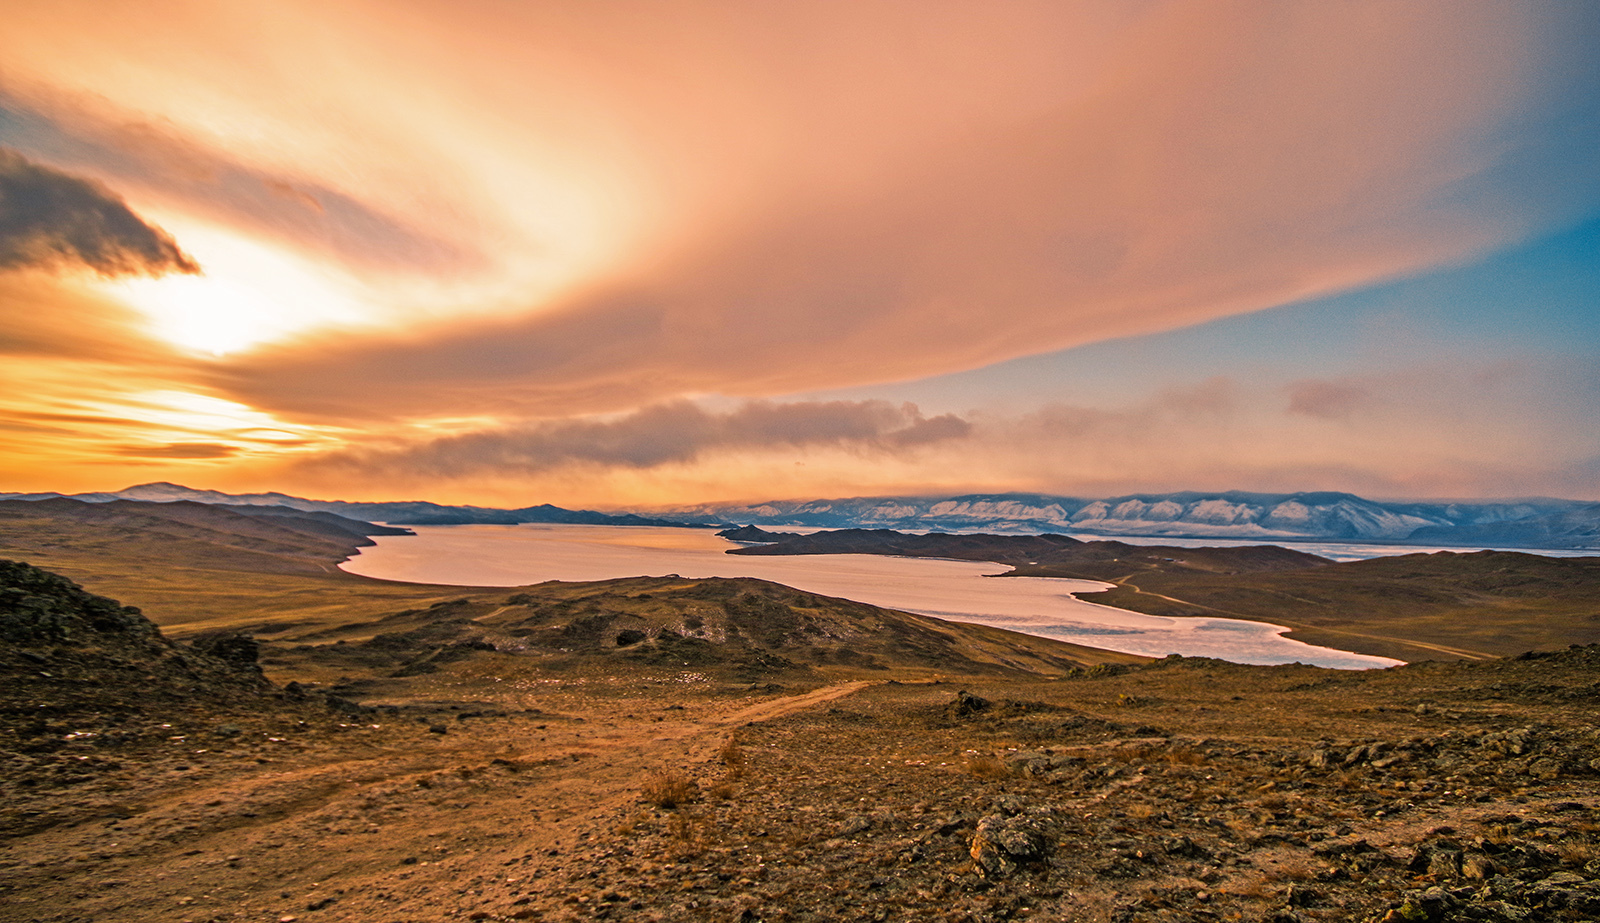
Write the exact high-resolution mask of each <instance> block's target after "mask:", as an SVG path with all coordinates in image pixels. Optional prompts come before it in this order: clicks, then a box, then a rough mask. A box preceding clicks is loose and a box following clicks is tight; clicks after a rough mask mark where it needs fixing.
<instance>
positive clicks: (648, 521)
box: [0, 481, 710, 528]
mask: <svg viewBox="0 0 1600 923" xmlns="http://www.w3.org/2000/svg"><path fill="white" fill-rule="evenodd" d="M63 496H64V495H62V494H53V493H44V494H0V500H6V499H14V500H48V499H56V498H61V497H63ZM70 499H74V500H81V501H83V502H86V503H107V502H112V501H116V500H136V501H140V502H145V503H178V502H188V503H206V504H213V505H220V506H232V507H256V508H269V509H270V508H283V509H288V510H297V511H300V512H314V513H332V514H335V515H338V516H341V517H347V516H348V517H354V518H356V519H360V520H377V521H379V522H385V523H391V524H394V525H401V526H456V525H468V524H474V523H478V524H488V525H517V524H519V523H530V522H541V523H570V524H577V525H590V526H677V527H684V528H710V526H708V525H706V524H704V523H694V522H683V521H681V520H677V519H652V518H650V517H647V516H638V515H635V514H633V513H618V514H611V513H598V512H595V511H594V510H569V509H565V508H563V507H559V506H552V505H551V504H548V503H541V504H538V505H536V506H527V507H523V508H521V509H514V510H504V509H494V508H490V507H481V506H449V505H445V504H440V503H430V502H428V501H426V500H400V501H391V502H375V503H373V502H355V501H347V500H308V499H306V498H305V497H294V496H290V495H289V494H284V493H277V492H272V493H258V494H229V493H223V492H222V491H220V490H195V489H194V488H192V487H184V486H183V485H181V484H170V483H167V482H165V481H161V482H157V483H154V484H138V485H135V486H133V487H128V488H125V489H123V490H119V491H115V492H111V493H88V494H74V495H72V496H71V497H70Z"/></svg>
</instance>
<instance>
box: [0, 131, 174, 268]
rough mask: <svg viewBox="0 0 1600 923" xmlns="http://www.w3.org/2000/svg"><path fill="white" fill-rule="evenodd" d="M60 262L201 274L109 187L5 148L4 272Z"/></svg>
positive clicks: (1, 191)
mask: <svg viewBox="0 0 1600 923" xmlns="http://www.w3.org/2000/svg"><path fill="white" fill-rule="evenodd" d="M59 267H87V268H89V269H92V270H94V271H95V272H98V273H100V274H101V275H105V276H123V275H147V276H159V275H163V274H165V273H169V272H182V273H198V272H199V271H200V267H199V266H197V265H195V263H194V261H193V260H191V259H190V258H189V257H188V256H186V255H184V253H183V251H182V250H179V249H178V245H177V244H176V243H175V242H173V240H172V238H171V237H170V236H168V235H167V233H166V232H164V231H162V230H161V229H160V228H157V227H153V226H151V225H149V224H146V223H145V222H144V221H143V220H142V219H141V218H140V217H139V216H138V215H136V214H134V213H133V211H132V210H131V209H129V208H128V206H127V204H126V203H124V202H123V201H122V200H121V199H120V198H118V197H117V196H116V195H115V194H113V193H112V192H111V191H110V190H108V189H106V188H105V187H103V186H101V185H99V184H97V183H94V182H91V181H89V180H85V179H81V178H79V177H76V176H72V175H70V174H67V173H62V172H61V171H59V170H53V169H50V168H49V167H44V166H40V165H39V164H36V163H33V162H31V161H29V160H28V159H26V158H24V157H23V156H22V155H20V154H18V153H16V152H15V151H10V150H6V149H5V148H0V269H22V268H46V269H52V268H59Z"/></svg>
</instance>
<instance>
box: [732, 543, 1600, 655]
mask: <svg viewBox="0 0 1600 923" xmlns="http://www.w3.org/2000/svg"><path fill="white" fill-rule="evenodd" d="M742 534H743V535H745V536H746V540H747V541H751V540H754V538H755V536H754V533H751V532H744V533H742ZM728 553H729V554H741V555H784V554H886V555H915V556H919V557H942V558H959V559H962V560H981V561H994V562H996V563H999V564H1007V565H1010V566H1011V567H1012V570H1011V572H1010V573H1008V574H1005V575H1004V576H1007V577H1066V578H1076V579H1081V580H1101V581H1105V582H1107V583H1112V584H1115V585H1116V586H1115V588H1113V589H1110V590H1107V591H1105V592H1097V593H1078V594H1075V595H1077V596H1079V597H1080V598H1082V599H1084V600H1086V601H1089V602H1095V603H1101V604H1104V605H1109V606H1115V607H1118V608H1121V609H1130V610H1133V611H1136V612H1145V613H1148V614H1151V615H1162V616H1178V617H1184V616H1213V617H1215V616H1222V617H1225V618H1233V619H1246V620H1251V621H1261V622H1270V623H1272V624H1276V625H1284V626H1287V627H1289V628H1291V629H1293V631H1291V632H1290V633H1289V637H1292V638H1295V639H1298V640H1301V641H1305V642H1307V643H1310V644H1319V645H1325V646H1329V647H1336V648H1340V649H1343V650H1350V651H1357V652H1359V653H1363V654H1374V655H1377V656H1381V657H1393V658H1396V659H1399V660H1423V659H1436V658H1451V659H1454V658H1460V657H1467V658H1485V657H1495V656H1507V655H1510V654H1514V653H1517V652H1519V651H1526V650H1550V649H1553V648H1559V647H1564V646H1566V645H1568V644H1588V643H1594V642H1596V641H1600V557H1597V558H1550V557H1543V556H1540V555H1533V554H1524V553H1521V552H1499V551H1483V552H1474V553H1470V554H1458V553H1453V552H1437V553H1433V554H1411V555H1395V556H1390V557H1381V558H1370V559H1367V560H1362V561H1346V562H1339V563H1335V562H1332V561H1329V560H1327V559H1326V558H1320V557H1317V556H1315V555H1309V554H1305V553H1303V552H1298V551H1292V550H1289V549H1286V548H1278V547H1276V546H1271V545H1265V546H1252V547H1237V548H1233V547H1230V548H1180V547H1163V546H1159V545H1129V544H1125V543H1123V542H1114V541H1093V542H1084V541H1079V540H1076V539H1072V538H1068V537H1066V536H1060V535H1036V536H1010V535H945V534H942V533H930V534H927V535H908V534H905V533H900V532H894V531H891V530H886V529H876V530H864V529H843V530H839V531H835V532H815V533H812V534H810V535H805V536H798V537H792V538H787V539H783V540H780V541H771V542H769V543H766V544H759V545H751V546H749V547H744V548H736V549H732V550H730V551H729V552H728Z"/></svg>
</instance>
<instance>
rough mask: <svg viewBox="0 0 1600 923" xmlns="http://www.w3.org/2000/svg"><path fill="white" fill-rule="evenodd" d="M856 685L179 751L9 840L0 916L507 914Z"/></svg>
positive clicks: (379, 725) (352, 729)
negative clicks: (680, 788)
mask: <svg viewBox="0 0 1600 923" xmlns="http://www.w3.org/2000/svg"><path fill="white" fill-rule="evenodd" d="M867 685H868V684H867V683H863V682H853V683H842V684H837V685H830V686H825V687H822V688H820V689H816V690H813V691H809V692H805V693H801V694H795V695H787V696H780V697H776V698H765V699H760V700H756V701H750V699H749V698H745V699H734V700H724V701H721V702H716V701H713V702H712V703H710V704H707V703H706V702H705V701H704V700H701V701H700V702H699V704H697V705H695V706H693V707H685V706H683V705H680V704H677V702H678V701H681V699H673V700H669V699H667V698H657V699H632V700H625V701H621V702H614V703H612V704H613V705H614V707H613V708H595V709H593V710H590V711H587V712H583V713H570V714H568V713H563V714H561V715H549V714H535V715H531V716H528V715H511V716H504V717H483V718H473V719H471V720H465V721H456V722H453V723H452V724H451V725H450V726H448V727H443V730H445V731H446V732H445V733H433V732H431V731H430V728H429V726H424V725H422V724H418V723H416V722H410V723H403V722H402V723H399V724H398V726H397V725H396V723H395V722H393V721H391V722H390V723H389V724H387V725H386V724H385V723H384V722H383V721H378V722H376V723H375V724H368V725H355V724H347V725H346V726H343V727H340V728H339V729H338V730H337V732H336V733H333V734H317V733H312V732H309V731H308V732H307V733H306V735H305V737H304V739H296V738H274V739H270V740H266V741H263V742H262V743H261V745H260V748H259V749H260V752H264V753H266V754H270V755H266V756H258V757H253V758H252V757H249V756H248V754H241V753H233V754H231V755H228V756H223V755H221V754H217V753H208V752H207V750H208V748H199V749H198V750H195V749H193V748H185V749H184V750H183V751H182V752H181V753H179V754H175V755H174V756H172V757H170V758H162V759H158V760H156V761H155V762H154V764H153V765H149V766H143V767H139V768H138V769H136V770H133V771H131V772H129V773H128V775H129V778H128V779H127V783H128V784H127V785H126V786H125V790H124V793H125V797H124V799H123V802H122V803H121V804H117V805H113V806H111V807H110V808H109V809H108V810H106V811H103V812H99V816H95V814H96V813H97V812H96V811H95V810H93V809H92V808H93V806H90V805H85V806H84V815H85V819H84V820H82V821H80V822H77V823H70V824H62V825H59V826H57V827H54V828H52V829H48V830H44V831H41V832H39V833H36V834H34V835H32V836H27V837H22V838H19V839H16V840H12V841H10V843H9V847H8V848H6V849H5V850H4V851H3V852H0V866H3V867H0V883H3V885H4V887H5V889H6V890H5V891H4V892H3V895H4V899H3V900H0V919H4V920H18V921H21V920H51V921H68V920H83V921H90V920H110V919H116V920H125V921H139V920H151V921H156V920H160V921H178V920H189V921H192V923H199V921H210V920H218V921H220V920H229V921H232V920H273V921H281V920H284V919H286V918H296V919H300V920H304V921H308V923H309V921H323V920H327V921H332V920H362V921H368V920H387V919H393V920H444V919H450V918H452V917H454V916H456V915H457V914H458V913H459V914H460V915H463V916H467V915H470V914H472V913H482V912H483V911H482V910H480V909H477V908H481V907H483V906H484V905H485V895H486V894H493V895H496V896H497V900H499V901H500V902H502V903H505V904H506V907H504V908H501V910H502V912H504V913H505V914H507V915H510V916H512V917H513V918H516V917H515V914H516V913H517V912H518V910H519V905H518V904H517V903H516V902H517V901H522V904H521V905H520V908H523V909H526V908H527V907H529V906H530V905H535V904H540V905H542V904H545V903H547V902H548V901H549V900H550V899H553V896H552V895H548V894H543V893H542V891H541V887H542V886H543V885H544V884H547V883H550V882H554V881H560V880H566V879H569V878H570V877H572V875H573V874H575V870H574V869H571V868H568V867H567V866H566V863H567V861H569V860H568V858H567V857H569V856H570V855H571V854H572V853H573V852H574V850H581V849H582V848H584V847H585V846H586V845H587V844H590V843H593V842H595V841H597V840H599V839H602V838H603V837H604V836H605V835H607V834H609V833H611V832H613V829H614V828H615V826H616V825H617V824H618V823H619V820H618V819H619V818H621V817H626V816H627V815H628V814H629V813H630V812H637V811H638V810H640V809H642V808H643V807H644V805H643V804H642V802H641V799H640V792H641V788H642V786H643V784H644V783H645V781H646V780H647V779H648V778H649V777H650V776H651V774H652V773H656V772H661V771H667V772H676V773H684V774H688V775H701V776H708V775H715V774H716V773H718V772H720V771H721V770H720V768H719V767H717V766H715V765H714V763H715V760H716V754H717V753H718V751H720V750H721V748H722V747H723V746H724V744H725V743H726V742H727V740H728V738H729V734H730V732H731V731H733V730H734V729H737V728H739V727H742V726H744V725H747V724H749V723H752V722H760V721H765V720H770V719H773V718H776V717H780V716H783V715H788V714H792V713H794V712H796V711H801V710H805V709H810V708H817V707H820V706H822V705H825V704H827V703H829V702H832V701H835V700H837V699H840V698H842V697H844V696H848V695H850V694H852V693H854V692H857V691H858V690H860V689H862V688H864V687H865V686H867ZM433 726H439V725H433ZM107 814H109V815H110V816H107ZM577 873H578V874H581V872H577ZM545 909H546V910H548V909H549V908H548V907H546V908H545ZM480 918H481V917H480ZM524 918H538V917H535V916H534V915H533V913H532V911H529V912H528V914H527V916H526V917H524Z"/></svg>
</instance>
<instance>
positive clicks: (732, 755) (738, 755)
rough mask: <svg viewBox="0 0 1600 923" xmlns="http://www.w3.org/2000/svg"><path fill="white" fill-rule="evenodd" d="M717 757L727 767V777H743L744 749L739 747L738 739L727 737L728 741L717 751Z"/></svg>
mask: <svg viewBox="0 0 1600 923" xmlns="http://www.w3.org/2000/svg"><path fill="white" fill-rule="evenodd" d="M717 759H719V760H721V761H722V765H724V766H726V767H727V768H728V778H730V779H740V778H743V777H744V769H745V759H744V751H743V750H741V749H740V748H739V741H738V740H737V739H735V738H732V737H729V738H728V742H727V743H725V744H723V745H722V749H721V750H719V751H717Z"/></svg>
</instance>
